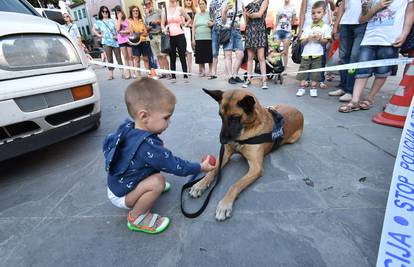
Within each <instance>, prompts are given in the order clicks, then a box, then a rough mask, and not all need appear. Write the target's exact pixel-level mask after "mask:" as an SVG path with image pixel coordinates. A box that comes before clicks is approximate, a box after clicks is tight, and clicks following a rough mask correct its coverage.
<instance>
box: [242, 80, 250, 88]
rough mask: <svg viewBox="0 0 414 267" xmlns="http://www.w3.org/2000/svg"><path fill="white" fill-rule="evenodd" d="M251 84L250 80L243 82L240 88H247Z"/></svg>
mask: <svg viewBox="0 0 414 267" xmlns="http://www.w3.org/2000/svg"><path fill="white" fill-rule="evenodd" d="M251 83H252V82H251V81H250V80H247V81H245V82H244V83H243V85H242V87H243V88H247V87H249V85H250V84H251Z"/></svg>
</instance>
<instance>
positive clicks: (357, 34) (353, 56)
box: [344, 24, 366, 95]
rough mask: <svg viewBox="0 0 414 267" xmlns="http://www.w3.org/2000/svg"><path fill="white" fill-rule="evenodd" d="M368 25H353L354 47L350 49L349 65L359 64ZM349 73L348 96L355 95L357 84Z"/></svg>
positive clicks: (346, 89) (346, 86)
mask: <svg viewBox="0 0 414 267" xmlns="http://www.w3.org/2000/svg"><path fill="white" fill-rule="evenodd" d="M365 28H366V24H359V25H352V28H351V31H352V36H351V37H352V38H351V39H352V42H350V43H352V46H351V48H350V55H349V61H348V62H347V63H355V62H358V59H359V52H360V47H361V42H362V38H364V34H365ZM346 73H347V78H346V84H345V88H344V90H345V92H346V93H348V94H351V95H352V93H353V89H354V84H355V76H354V74H353V73H348V71H346Z"/></svg>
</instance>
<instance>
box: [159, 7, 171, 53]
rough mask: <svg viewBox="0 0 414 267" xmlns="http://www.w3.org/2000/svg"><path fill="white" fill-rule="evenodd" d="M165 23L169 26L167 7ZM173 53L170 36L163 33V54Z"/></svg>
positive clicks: (167, 33)
mask: <svg viewBox="0 0 414 267" xmlns="http://www.w3.org/2000/svg"><path fill="white" fill-rule="evenodd" d="M165 23H166V24H168V16H167V6H165ZM170 51H171V44H170V34H169V32H168V30H167V32H163V31H162V32H161V52H162V53H164V54H169V53H170Z"/></svg>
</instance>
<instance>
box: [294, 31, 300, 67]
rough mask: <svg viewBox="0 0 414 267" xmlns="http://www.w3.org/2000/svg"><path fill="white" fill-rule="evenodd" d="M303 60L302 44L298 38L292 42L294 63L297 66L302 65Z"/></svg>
mask: <svg viewBox="0 0 414 267" xmlns="http://www.w3.org/2000/svg"><path fill="white" fill-rule="evenodd" d="M301 60H302V44H301V42H300V40H299V38H298V37H297V36H296V37H295V39H294V40H293V42H292V61H293V62H295V63H296V64H300V62H301Z"/></svg>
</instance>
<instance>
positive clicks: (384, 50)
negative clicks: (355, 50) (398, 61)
mask: <svg viewBox="0 0 414 267" xmlns="http://www.w3.org/2000/svg"><path fill="white" fill-rule="evenodd" d="M397 57H398V48H396V47H393V46H380V45H364V46H362V45H361V48H360V50H359V60H358V61H359V62H364V61H370V60H378V59H389V58H397ZM392 68H393V66H383V67H376V68H366V69H357V70H356V73H355V78H356V79H358V78H368V77H371V76H372V74H375V77H380V78H383V77H388V76H390V75H391V70H392Z"/></svg>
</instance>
